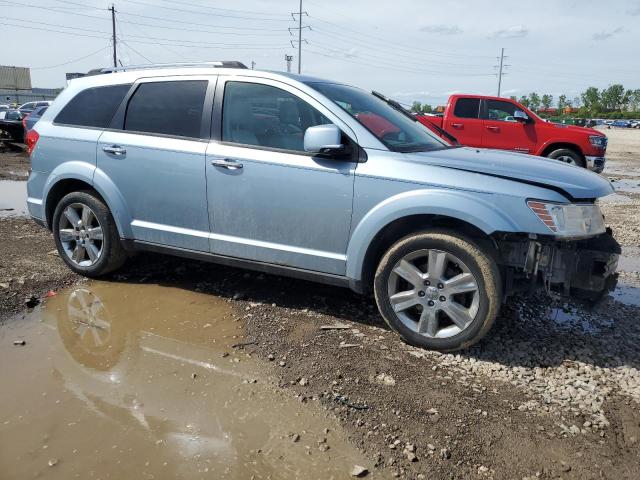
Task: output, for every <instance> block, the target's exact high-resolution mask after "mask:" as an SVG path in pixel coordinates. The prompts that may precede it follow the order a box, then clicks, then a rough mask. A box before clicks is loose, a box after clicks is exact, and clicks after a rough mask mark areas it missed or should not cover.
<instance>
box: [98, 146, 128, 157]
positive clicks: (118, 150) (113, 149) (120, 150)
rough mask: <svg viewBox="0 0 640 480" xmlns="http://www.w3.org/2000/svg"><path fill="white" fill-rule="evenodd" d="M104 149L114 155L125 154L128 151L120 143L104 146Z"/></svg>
mask: <svg viewBox="0 0 640 480" xmlns="http://www.w3.org/2000/svg"><path fill="white" fill-rule="evenodd" d="M102 151H103V152H106V153H111V154H112V155H124V154H125V153H127V151H126V150H125V149H124V148H122V147H121V146H120V145H111V146H110V147H107V146H104V147H102Z"/></svg>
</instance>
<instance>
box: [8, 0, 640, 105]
mask: <svg viewBox="0 0 640 480" xmlns="http://www.w3.org/2000/svg"><path fill="white" fill-rule="evenodd" d="M114 3H115V7H116V11H117V12H118V13H117V20H118V24H117V33H118V36H119V37H120V41H119V42H118V49H119V55H118V56H119V59H120V61H122V62H123V63H124V64H125V65H128V64H142V63H148V62H149V61H151V62H178V61H206V60H220V59H224V60H240V61H242V62H244V63H246V64H247V65H250V64H251V61H254V62H255V64H256V66H255V68H256V69H267V70H285V69H286V64H285V60H284V56H285V54H291V55H293V56H294V62H293V64H292V68H293V69H294V71H295V70H296V69H297V63H296V62H297V45H296V48H292V46H291V43H290V42H291V41H292V40H294V41H297V31H294V32H293V33H294V35H293V36H291V35H290V33H289V31H288V29H289V28H293V27H296V26H297V22H295V21H294V20H293V18H292V17H291V14H290V12H292V11H297V9H298V0H270V1H268V0H233V1H231V0H209V1H207V0H187V1H185V2H183V1H172V0H115V1H114ZM110 4H111V2H107V1H102V0H16V1H13V0H0V39H2V45H3V48H2V49H1V51H0V64H3V65H17V66H26V67H31V69H32V71H31V73H32V81H33V85H34V86H36V87H60V86H63V85H64V84H65V80H64V74H65V72H72V71H87V70H89V69H91V68H95V67H98V66H108V65H110V64H111V62H112V58H111V41H110V32H111V18H110V12H109V11H107V8H108V7H109V6H110ZM304 10H305V11H306V12H308V16H306V15H305V16H304V17H303V25H305V26H310V27H311V28H310V29H306V28H305V29H304V30H303V38H304V39H306V41H307V42H308V43H306V42H305V43H303V53H302V71H303V73H307V74H311V75H315V76H320V77H323V78H328V79H335V80H339V81H342V82H346V83H350V84H354V85H357V86H360V87H363V88H366V89H375V90H379V91H381V92H383V93H385V94H387V95H390V96H393V97H395V98H397V99H398V100H400V101H401V102H404V103H410V102H411V101H413V100H419V101H422V102H428V103H431V104H442V103H444V101H445V99H446V97H447V96H448V95H449V94H450V93H453V92H466V93H481V94H491V95H495V94H496V91H497V78H496V75H495V73H496V72H497V69H496V68H494V66H496V65H497V64H498V63H499V62H498V59H497V58H496V57H498V56H499V54H500V49H501V47H504V48H505V55H507V56H508V58H507V59H506V61H505V63H506V64H508V65H509V66H508V67H506V68H505V72H506V73H507V75H506V76H505V77H504V78H503V87H502V94H503V95H505V96H508V95H517V96H520V95H522V94H526V93H529V92H531V91H536V92H538V93H551V94H553V95H554V96H555V97H556V98H557V96H558V95H559V94H561V93H564V94H566V95H567V96H568V97H569V98H573V97H574V96H577V95H578V94H579V93H580V92H581V91H582V90H584V89H585V88H586V87H588V86H591V85H593V86H596V87H600V88H602V87H606V86H607V85H609V84H611V83H622V84H624V85H625V87H627V88H640V53H638V47H639V46H640V0H609V1H608V2H603V1H601V0H594V1H592V0H563V1H561V0H555V1H554V0H538V1H536V2H514V1H513V0H494V1H478V0H451V1H447V2H442V1H439V0H393V1H365V0H313V1H312V0H304ZM26 27H28V28H26ZM63 32H66V33H63ZM9 39H10V40H9ZM82 57H85V58H82ZM61 64H64V65H61Z"/></svg>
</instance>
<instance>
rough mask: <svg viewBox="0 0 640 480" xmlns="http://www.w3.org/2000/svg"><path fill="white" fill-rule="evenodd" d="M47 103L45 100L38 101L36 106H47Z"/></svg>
mask: <svg viewBox="0 0 640 480" xmlns="http://www.w3.org/2000/svg"><path fill="white" fill-rule="evenodd" d="M48 106H49V104H48V103H47V102H38V103H37V104H36V107H48Z"/></svg>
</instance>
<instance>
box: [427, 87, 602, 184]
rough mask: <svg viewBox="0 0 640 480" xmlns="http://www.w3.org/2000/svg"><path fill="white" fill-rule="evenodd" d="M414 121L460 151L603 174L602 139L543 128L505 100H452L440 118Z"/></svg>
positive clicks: (588, 132)
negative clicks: (534, 159)
mask: <svg viewBox="0 0 640 480" xmlns="http://www.w3.org/2000/svg"><path fill="white" fill-rule="evenodd" d="M417 119H418V120H419V121H420V123H422V124H424V125H425V126H427V127H429V128H430V129H432V130H433V131H436V132H437V131H438V128H439V129H442V130H444V131H445V132H446V133H448V134H450V135H453V136H454V137H456V139H457V140H458V142H459V143H460V144H462V145H467V146H470V147H482V148H496V149H500V150H513V151H516V152H521V153H528V154H530V155H538V156H542V157H548V158H555V159H557V160H560V161H563V162H567V163H570V164H573V165H578V166H582V167H586V168H588V169H589V170H593V171H594V172H597V173H599V172H602V170H603V169H604V163H605V151H606V149H607V137H606V135H604V134H602V133H601V132H599V131H597V130H594V129H592V128H583V127H575V126H572V125H560V124H557V123H551V122H548V121H546V120H544V119H542V118H540V117H539V116H537V115H536V114H535V113H533V112H532V111H531V110H529V109H528V108H526V107H524V106H523V105H521V104H519V103H518V102H516V101H513V100H510V99H506V98H500V97H486V96H480V95H452V96H451V97H449V101H448V102H447V106H446V108H445V111H444V114H443V115H442V116H438V115H418V117H417ZM434 125H435V126H436V127H438V128H435V129H434V127H433V126H434ZM440 133H442V132H440ZM443 138H444V137H443Z"/></svg>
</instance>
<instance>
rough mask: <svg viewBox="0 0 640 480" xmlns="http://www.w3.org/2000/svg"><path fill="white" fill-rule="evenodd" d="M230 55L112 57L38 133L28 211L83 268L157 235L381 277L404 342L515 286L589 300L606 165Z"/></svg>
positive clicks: (297, 273) (604, 252) (253, 263)
mask: <svg viewBox="0 0 640 480" xmlns="http://www.w3.org/2000/svg"><path fill="white" fill-rule="evenodd" d="M242 67H243V66H242V65H241V64H239V63H237V62H231V63H225V62H217V63H210V64H206V65H174V66H155V67H145V68H134V67H126V68H120V69H105V70H102V71H99V72H96V74H94V75H91V76H88V77H85V78H81V79H76V80H73V81H71V82H70V84H69V86H68V87H67V89H66V90H65V91H63V92H62V93H61V94H60V96H59V97H58V99H57V100H56V101H55V102H54V104H53V105H52V106H51V107H49V109H48V110H47V111H46V113H45V114H44V116H43V117H42V119H41V120H40V121H39V122H38V123H37V124H36V126H35V128H34V129H33V130H31V131H30V132H29V133H28V135H27V145H28V148H29V150H30V152H31V162H32V171H31V175H30V177H29V183H28V196H29V198H28V206H29V211H30V213H31V216H32V217H33V218H34V219H35V220H36V221H37V222H39V223H41V224H43V225H46V226H47V227H48V228H49V229H51V230H52V232H53V235H54V238H55V241H56V245H57V247H58V250H59V252H60V256H61V258H63V259H64V261H65V262H66V263H67V265H68V266H69V267H70V268H71V269H72V270H73V271H75V272H77V273H79V274H82V275H86V276H88V277H97V276H101V275H105V274H107V273H109V272H113V271H114V270H116V269H117V268H119V267H120V266H121V265H122V264H123V263H124V262H125V260H126V258H127V255H128V254H129V253H130V252H134V251H139V250H151V251H156V252H165V253H169V254H172V255H179V256H184V257H192V258H198V259H202V260H207V261H211V262H214V263H221V264H226V265H235V266H240V267H245V268H251V269H255V270H260V271H264V272H270V273H275V274H282V275H289V276H293V277H298V278H303V279H307V280H314V281H318V282H325V283H330V284H334V285H342V286H345V287H350V288H352V289H353V290H355V291H357V292H362V293H367V292H373V293H374V295H375V300H376V302H377V304H378V307H379V310H380V313H381V315H382V317H383V318H384V319H385V321H386V322H387V323H388V324H389V326H390V327H391V328H393V329H394V330H395V331H397V332H398V333H399V334H400V335H402V337H404V338H405V339H406V340H407V341H408V342H410V343H412V344H414V345H419V346H423V347H427V348H434V349H441V350H455V349H459V348H463V347H466V346H468V345H471V344H473V343H474V342H476V341H478V340H479V339H480V338H481V337H482V336H483V335H484V334H485V333H486V332H487V331H488V330H489V328H490V327H491V325H492V323H493V321H494V319H495V318H496V316H497V315H498V312H499V310H500V307H501V304H502V303H503V302H504V301H505V299H506V298H507V297H509V296H510V295H512V294H514V293H517V292H530V291H533V290H534V289H537V288H543V289H545V290H546V291H547V292H558V293H561V294H567V295H569V294H570V295H579V296H581V297H586V298H596V297H598V296H600V295H602V293H604V292H605V291H607V289H609V288H611V286H612V285H613V284H614V283H615V278H616V276H615V269H616V265H617V260H618V254H619V253H620V248H619V245H618V244H617V242H616V241H615V240H614V239H613V237H612V236H611V233H610V232H609V231H605V225H604V221H603V217H602V214H601V212H600V209H599V208H598V206H597V204H596V202H595V200H596V199H597V198H599V197H602V196H604V195H608V194H610V193H612V192H613V189H612V187H611V185H610V184H609V182H608V181H607V180H605V179H603V178H601V177H599V176H598V175H596V174H594V173H591V172H588V171H585V170H584V169H581V168H576V167H572V166H568V165H565V164H562V163H559V162H557V161H554V160H546V159H536V160H535V161H531V157H528V156H526V155H521V154H515V153H509V152H505V151H491V150H478V149H475V148H460V147H457V146H452V145H450V144H448V143H446V142H444V141H443V140H440V139H439V138H437V137H436V136H435V135H433V134H432V133H431V132H430V131H429V130H427V129H426V128H425V127H423V126H422V125H421V124H419V123H418V122H416V121H415V119H413V117H412V116H411V115H407V114H406V112H404V111H403V110H402V108H401V107H400V106H399V105H398V104H397V103H395V102H393V101H390V100H387V99H385V98H384V97H383V96H381V95H379V94H375V95H373V94H370V93H368V92H365V91H363V90H361V89H358V88H355V87H351V86H348V85H343V84H340V83H337V82H331V81H326V80H320V79H317V78H311V77H305V76H297V75H290V74H283V73H272V72H260V71H255V70H248V69H246V68H242Z"/></svg>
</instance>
